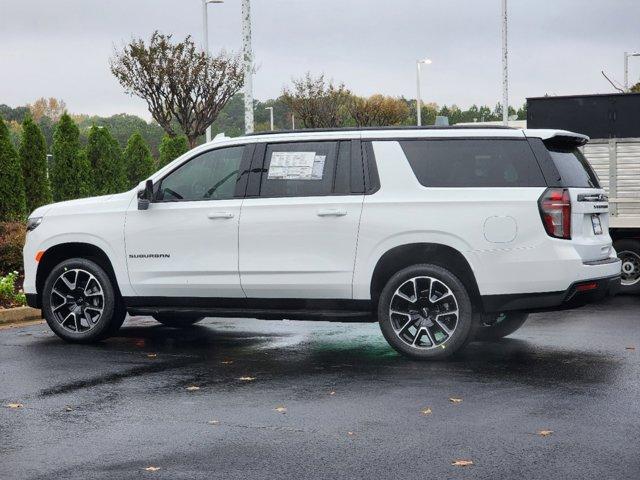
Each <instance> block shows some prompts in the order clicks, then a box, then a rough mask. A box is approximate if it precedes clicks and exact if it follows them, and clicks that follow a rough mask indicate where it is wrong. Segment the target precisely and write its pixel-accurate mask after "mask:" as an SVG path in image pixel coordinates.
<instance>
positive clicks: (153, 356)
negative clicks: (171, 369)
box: [147, 353, 158, 358]
mask: <svg viewBox="0 0 640 480" xmlns="http://www.w3.org/2000/svg"><path fill="white" fill-rule="evenodd" d="M157 356H158V354H157V353H147V357H149V358H156V357H157Z"/></svg>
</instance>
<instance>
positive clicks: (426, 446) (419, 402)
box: [0, 297, 640, 480]
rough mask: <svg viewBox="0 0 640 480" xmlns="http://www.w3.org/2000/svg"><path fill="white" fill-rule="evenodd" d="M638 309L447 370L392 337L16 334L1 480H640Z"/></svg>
mask: <svg viewBox="0 0 640 480" xmlns="http://www.w3.org/2000/svg"><path fill="white" fill-rule="evenodd" d="M639 306H640V298H632V297H626V298H625V297H619V298H616V299H615V300H612V301H609V302H607V303H603V304H599V305H596V306H590V307H585V308H582V309H579V310H574V311H569V312H563V313H548V314H538V315H534V316H532V318H531V319H530V321H529V322H528V323H527V324H526V325H525V327H523V328H522V329H521V330H520V331H518V332H517V333H516V334H514V335H513V336H512V337H511V338H508V339H504V340H502V341H499V342H493V343H474V344H472V345H470V346H469V348H468V349H467V350H465V351H464V352H463V353H462V354H461V355H460V356H459V357H457V358H456V359H455V360H452V361H447V362H438V363H418V362H413V361H409V360H406V359H404V358H402V357H400V356H398V355H397V354H395V353H394V352H393V351H392V350H391V349H390V348H389V347H388V346H387V344H386V343H385V341H384V339H383V338H382V335H381V334H380V332H379V329H378V326H377V325H376V324H356V325H348V324H329V323H311V322H273V321H269V322H267V321H256V320H229V319H207V320H205V321H204V322H203V323H201V324H200V325H197V326H195V327H193V328H190V329H188V330H183V331H180V330H175V329H170V328H166V327H162V326H160V325H158V324H156V323H155V322H154V321H153V320H151V319H147V318H141V317H137V318H132V319H130V320H128V321H127V323H126V324H125V327H124V328H123V329H122V331H121V333H120V335H119V336H118V337H115V338H112V339H110V340H108V341H106V342H104V343H102V344H100V345H95V346H78V345H67V344H64V343H62V341H60V340H58V339H57V338H56V337H54V336H53V334H51V333H50V332H49V330H48V327H47V326H46V325H42V324H39V325H31V326H26V327H22V328H13V329H4V330H0V400H1V401H2V405H3V408H1V409H0V478H2V479H6V480H9V479H22V478H47V479H49V478H65V479H70V478H77V479H83V480H84V479H90V478H109V479H123V478H171V479H176V478H189V479H191V478H224V479H231V478H242V479H250V478H296V479H301V478H332V479H336V478H367V479H374V478H403V479H411V478H416V479H418V478H420V479H424V478H483V479H484V478H494V479H500V478H505V479H514V478H522V479H529V478H544V479H551V478H561V479H563V480H566V479H569V478H580V479H638V478H639V477H640V457H639V453H640V309H639V308H638V307H639ZM634 348H635V349H634ZM188 387H198V389H196V388H188ZM451 398H455V399H461V400H462V402H456V403H454V402H453V401H451V400H450V399H451ZM10 403H14V404H18V403H19V404H22V405H23V406H22V407H18V408H9V407H6V405H8V404H10ZM14 407H15V405H14ZM429 412H430V413H429ZM544 430H546V431H553V433H550V434H548V435H547V436H543V435H540V434H539V432H540V431H544ZM455 460H471V461H473V465H470V466H466V467H457V466H452V465H451V464H452V462H454V461H455ZM148 467H154V468H157V469H159V470H156V471H147V470H145V469H146V468H148ZM152 470H153V468H152Z"/></svg>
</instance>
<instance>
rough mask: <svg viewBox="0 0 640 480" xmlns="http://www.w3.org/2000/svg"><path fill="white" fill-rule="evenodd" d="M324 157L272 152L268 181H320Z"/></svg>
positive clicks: (314, 154)
mask: <svg viewBox="0 0 640 480" xmlns="http://www.w3.org/2000/svg"><path fill="white" fill-rule="evenodd" d="M326 159H327V157H326V155H316V153H315V152H273V153H272V154H271V163H270V164H269V174H268V175H267V178H268V179H269V180H322V176H323V174H324V163H325V160H326Z"/></svg>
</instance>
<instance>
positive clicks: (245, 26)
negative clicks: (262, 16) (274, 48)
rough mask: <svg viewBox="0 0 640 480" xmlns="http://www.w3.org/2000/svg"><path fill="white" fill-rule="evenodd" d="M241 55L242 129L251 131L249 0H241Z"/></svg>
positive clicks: (251, 82)
mask: <svg viewBox="0 0 640 480" xmlns="http://www.w3.org/2000/svg"><path fill="white" fill-rule="evenodd" d="M242 57H243V60H244V130H245V133H253V51H252V49H251V0H242Z"/></svg>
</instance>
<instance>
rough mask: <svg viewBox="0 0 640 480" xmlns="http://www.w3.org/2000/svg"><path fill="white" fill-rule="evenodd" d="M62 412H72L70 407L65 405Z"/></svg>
mask: <svg viewBox="0 0 640 480" xmlns="http://www.w3.org/2000/svg"><path fill="white" fill-rule="evenodd" d="M64 411H65V412H72V411H73V408H72V407H71V406H69V405H67V406H66V407H64Z"/></svg>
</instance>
